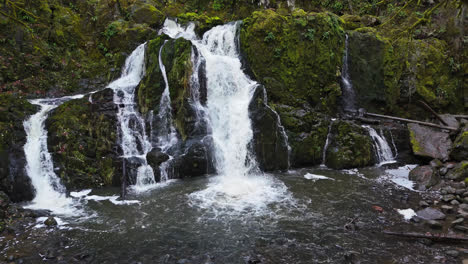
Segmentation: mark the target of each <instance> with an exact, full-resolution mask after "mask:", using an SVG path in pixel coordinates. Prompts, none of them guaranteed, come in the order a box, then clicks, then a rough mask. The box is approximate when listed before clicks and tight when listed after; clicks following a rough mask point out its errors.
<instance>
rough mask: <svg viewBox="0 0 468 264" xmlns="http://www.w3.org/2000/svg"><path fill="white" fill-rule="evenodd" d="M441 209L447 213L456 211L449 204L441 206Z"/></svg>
mask: <svg viewBox="0 0 468 264" xmlns="http://www.w3.org/2000/svg"><path fill="white" fill-rule="evenodd" d="M440 209H441V210H442V212H444V213H446V214H451V213H453V212H454V210H453V206H449V205H442V206H441V207H440Z"/></svg>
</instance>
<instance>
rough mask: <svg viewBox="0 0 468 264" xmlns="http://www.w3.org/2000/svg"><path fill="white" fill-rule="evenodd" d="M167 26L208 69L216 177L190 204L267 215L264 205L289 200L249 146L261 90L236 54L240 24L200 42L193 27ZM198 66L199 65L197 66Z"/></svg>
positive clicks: (207, 111) (208, 112) (211, 32)
mask: <svg viewBox="0 0 468 264" xmlns="http://www.w3.org/2000/svg"><path fill="white" fill-rule="evenodd" d="M174 24H176V23H175V22H174V21H171V20H169V19H168V20H166V22H165V23H164V28H163V29H162V30H161V32H163V33H166V34H167V35H169V36H170V37H172V38H176V37H184V38H186V39H188V40H190V41H191V42H192V44H193V45H194V46H195V47H196V49H197V51H198V53H199V55H200V56H201V57H203V58H204V63H206V71H205V72H206V74H205V75H206V82H207V83H206V86H207V89H206V90H207V102H206V106H203V105H202V104H200V105H199V106H200V107H202V108H203V109H202V110H203V113H205V114H206V119H207V121H208V124H209V127H210V129H211V131H210V132H211V136H212V138H213V144H214V157H215V168H216V171H217V173H218V176H217V177H213V178H211V179H210V183H209V184H208V187H207V188H206V189H205V190H201V191H198V192H195V193H192V194H191V195H190V199H191V204H196V205H197V206H198V207H201V208H207V209H210V210H213V211H216V212H219V211H223V212H225V213H229V214H231V213H236V212H242V211H243V210H246V209H247V208H248V209H249V210H253V211H255V212H258V211H263V210H264V209H266V205H267V204H269V203H271V202H274V201H279V200H286V198H285V195H286V194H287V188H286V186H284V184H282V183H278V182H277V181H275V180H274V179H272V178H270V177H267V176H266V175H264V174H262V173H261V172H260V170H259V168H258V166H257V162H256V159H255V156H254V155H253V153H251V151H250V149H249V143H250V142H251V141H252V139H253V130H252V124H251V120H250V118H249V109H248V108H249V104H250V101H251V99H252V96H253V94H254V92H255V89H256V87H257V86H258V84H257V83H256V82H255V81H253V80H251V79H250V78H249V77H248V76H247V75H246V74H245V73H244V72H243V70H242V63H241V61H240V58H239V52H238V36H237V32H238V27H239V23H238V22H236V23H229V24H226V25H222V26H217V27H214V28H212V29H211V30H209V31H207V32H206V33H205V34H204V36H203V39H202V40H197V39H196V38H195V37H194V35H193V34H192V31H193V30H192V29H191V28H190V27H187V28H183V27H181V26H178V25H174ZM194 66H197V63H195V64H194Z"/></svg>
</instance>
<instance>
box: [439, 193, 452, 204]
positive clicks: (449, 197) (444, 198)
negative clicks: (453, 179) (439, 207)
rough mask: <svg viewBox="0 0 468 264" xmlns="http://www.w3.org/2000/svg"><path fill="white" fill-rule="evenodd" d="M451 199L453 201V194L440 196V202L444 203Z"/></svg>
mask: <svg viewBox="0 0 468 264" xmlns="http://www.w3.org/2000/svg"><path fill="white" fill-rule="evenodd" d="M453 199H455V195H453V194H447V195H444V196H442V201H444V202H446V203H448V202H450V201H452V200H453Z"/></svg>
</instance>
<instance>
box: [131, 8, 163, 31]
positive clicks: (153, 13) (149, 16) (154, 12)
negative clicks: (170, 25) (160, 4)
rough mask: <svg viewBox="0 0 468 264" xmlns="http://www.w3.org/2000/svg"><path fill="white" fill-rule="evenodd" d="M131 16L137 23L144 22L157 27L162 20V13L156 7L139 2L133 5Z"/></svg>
mask: <svg viewBox="0 0 468 264" xmlns="http://www.w3.org/2000/svg"><path fill="white" fill-rule="evenodd" d="M131 17H132V19H133V20H134V21H135V22H137V23H145V24H148V25H149V26H152V27H159V26H161V25H162V23H163V22H164V14H163V13H162V12H161V11H159V10H158V9H156V7H154V6H153V5H151V4H145V3H139V2H137V4H135V5H134V8H133V10H132V14H131Z"/></svg>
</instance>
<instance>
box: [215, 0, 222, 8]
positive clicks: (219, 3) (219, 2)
mask: <svg viewBox="0 0 468 264" xmlns="http://www.w3.org/2000/svg"><path fill="white" fill-rule="evenodd" d="M213 9H214V10H216V11H219V10H221V9H223V0H214V2H213Z"/></svg>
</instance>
